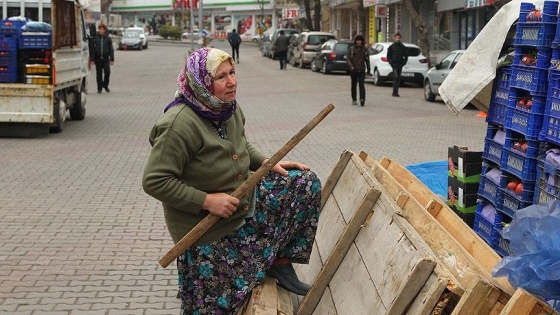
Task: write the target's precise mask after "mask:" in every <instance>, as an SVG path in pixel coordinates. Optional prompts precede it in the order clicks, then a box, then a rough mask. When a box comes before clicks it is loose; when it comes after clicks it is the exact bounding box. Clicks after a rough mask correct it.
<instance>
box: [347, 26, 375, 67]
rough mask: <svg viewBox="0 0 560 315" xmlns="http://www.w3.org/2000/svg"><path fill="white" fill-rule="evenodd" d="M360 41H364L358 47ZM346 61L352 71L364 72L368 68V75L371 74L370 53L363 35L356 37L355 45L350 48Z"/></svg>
mask: <svg viewBox="0 0 560 315" xmlns="http://www.w3.org/2000/svg"><path fill="white" fill-rule="evenodd" d="M358 40H360V41H362V44H361V45H360V46H358V45H357V41H358ZM346 60H347V61H348V66H349V67H350V69H351V70H350V71H354V72H362V71H365V70H366V68H367V73H369V72H370V64H369V51H368V48H367V47H366V45H365V39H364V37H363V36H362V35H356V37H355V38H354V44H353V45H351V46H350V47H349V48H348V52H347V53H346Z"/></svg>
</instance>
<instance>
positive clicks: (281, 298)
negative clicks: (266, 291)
mask: <svg viewBox="0 0 560 315" xmlns="http://www.w3.org/2000/svg"><path fill="white" fill-rule="evenodd" d="M276 289H277V290H278V315H293V314H294V302H293V300H292V295H293V294H292V293H290V292H289V291H288V290H286V289H284V288H282V287H280V286H277V287H276Z"/></svg>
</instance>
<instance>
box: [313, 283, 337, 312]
mask: <svg viewBox="0 0 560 315" xmlns="http://www.w3.org/2000/svg"><path fill="white" fill-rule="evenodd" d="M340 314H341V315H342V314H343V312H341V313H340ZM313 315H338V312H337V311H336V307H335V306H334V301H333V298H332V294H331V289H329V288H328V287H327V289H326V290H325V293H323V296H322V297H321V300H320V301H319V304H318V305H317V307H316V308H315V311H314V312H313Z"/></svg>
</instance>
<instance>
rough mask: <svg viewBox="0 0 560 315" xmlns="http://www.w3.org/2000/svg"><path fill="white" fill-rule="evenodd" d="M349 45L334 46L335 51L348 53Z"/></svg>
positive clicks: (339, 44)
mask: <svg viewBox="0 0 560 315" xmlns="http://www.w3.org/2000/svg"><path fill="white" fill-rule="evenodd" d="M348 45H349V44H348V43H338V44H336V46H334V51H336V52H347V51H348Z"/></svg>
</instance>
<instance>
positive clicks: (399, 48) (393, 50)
mask: <svg viewBox="0 0 560 315" xmlns="http://www.w3.org/2000/svg"><path fill="white" fill-rule="evenodd" d="M387 59H388V61H389V64H390V65H391V67H392V68H393V96H395V97H399V96H400V95H399V86H400V85H401V73H402V68H403V67H404V66H405V65H406V62H407V61H408V56H407V54H406V47H405V46H404V44H403V43H402V42H401V34H400V33H396V34H395V36H394V37H393V43H392V44H391V46H389V49H388V50H387Z"/></svg>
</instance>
